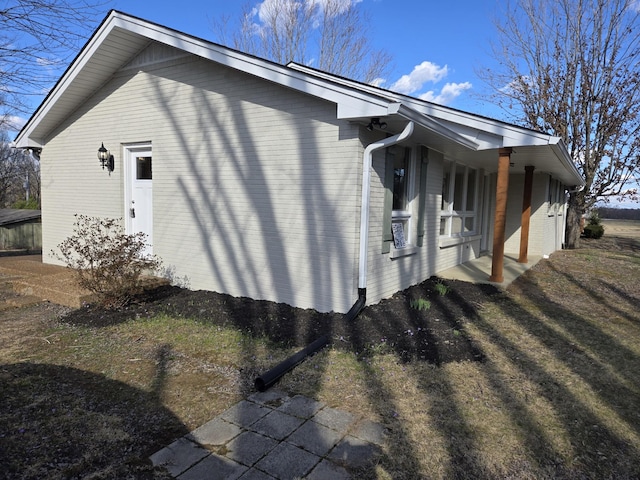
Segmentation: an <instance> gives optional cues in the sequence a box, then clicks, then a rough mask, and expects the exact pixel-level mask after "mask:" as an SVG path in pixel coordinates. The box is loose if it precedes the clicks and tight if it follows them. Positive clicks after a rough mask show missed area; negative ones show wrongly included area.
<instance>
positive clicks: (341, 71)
mask: <svg viewBox="0 0 640 480" xmlns="http://www.w3.org/2000/svg"><path fill="white" fill-rule="evenodd" d="M230 23H231V22H230V19H229V18H223V19H221V20H219V21H216V22H214V30H215V31H216V33H217V34H218V37H219V41H221V42H222V43H226V44H229V45H230V46H231V47H233V48H236V49H238V50H241V51H244V52H247V53H251V54H253V55H258V56H261V57H264V58H267V59H270V60H273V61H275V62H277V63H281V64H285V63H287V62H289V61H295V62H298V63H301V64H305V65H310V66H314V67H316V68H318V69H320V70H324V71H327V72H329V73H334V74H337V75H342V76H345V77H349V78H353V79H355V80H361V81H363V82H367V83H368V82H372V81H374V80H375V79H377V78H382V77H384V76H385V75H386V73H387V72H388V69H389V65H390V63H391V56H390V55H389V54H388V53H387V52H385V51H384V50H376V49H374V48H373V46H372V45H371V43H370V41H369V38H370V37H369V36H368V35H367V33H368V32H367V26H368V18H367V16H366V15H365V14H364V13H363V12H362V10H361V7H360V5H359V2H356V1H354V0H265V1H264V2H262V3H260V4H258V5H257V6H256V7H251V6H250V5H248V4H247V5H245V7H244V8H243V10H242V13H241V15H240V19H239V21H238V28H237V30H236V31H235V32H234V33H232V34H231V35H230V34H229V33H228V30H229V26H230Z"/></svg>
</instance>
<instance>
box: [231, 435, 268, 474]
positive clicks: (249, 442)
mask: <svg viewBox="0 0 640 480" xmlns="http://www.w3.org/2000/svg"><path fill="white" fill-rule="evenodd" d="M276 445H278V442H277V441H276V440H274V439H273V438H269V437H265V436H264V435H259V434H257V433H254V432H244V433H243V434H241V435H240V436H238V437H236V438H234V439H233V440H232V441H231V442H230V443H229V444H228V445H227V450H228V453H227V456H228V457H229V458H231V459H233V460H235V461H236V462H239V463H242V464H243V465H248V466H251V465H253V464H254V463H256V462H257V461H258V460H260V459H261V458H262V457H264V456H265V455H266V454H267V453H269V452H270V451H271V450H273V449H274V448H275V447H276Z"/></svg>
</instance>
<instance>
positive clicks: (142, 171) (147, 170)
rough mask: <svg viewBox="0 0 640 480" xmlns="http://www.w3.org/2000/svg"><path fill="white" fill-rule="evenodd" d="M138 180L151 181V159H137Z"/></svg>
mask: <svg viewBox="0 0 640 480" xmlns="http://www.w3.org/2000/svg"><path fill="white" fill-rule="evenodd" d="M136 179H137V180H151V157H136Z"/></svg>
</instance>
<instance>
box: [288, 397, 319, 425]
mask: <svg viewBox="0 0 640 480" xmlns="http://www.w3.org/2000/svg"><path fill="white" fill-rule="evenodd" d="M322 407H324V403H322V402H316V401H315V400H312V399H310V398H308V397H303V396H302V395H296V396H295V397H293V398H292V399H291V400H289V401H288V402H286V403H284V404H282V405H280V406H279V407H278V411H279V412H282V413H287V414H289V415H293V416H294V417H299V418H304V419H307V418H311V417H312V416H313V415H315V414H316V413H317V412H318V410H320V409H321V408H322Z"/></svg>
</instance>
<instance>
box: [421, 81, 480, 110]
mask: <svg viewBox="0 0 640 480" xmlns="http://www.w3.org/2000/svg"><path fill="white" fill-rule="evenodd" d="M471 87H472V85H471V83H470V82H464V83H447V84H446V85H445V86H444V87H442V89H441V90H440V93H438V94H436V93H434V92H433V91H429V92H427V93H423V94H422V95H420V96H419V97H418V98H420V99H421V100H426V101H428V102H433V103H438V104H440V105H447V104H449V103H451V102H452V101H453V100H455V99H456V98H457V97H459V96H460V94H461V93H462V92H464V91H465V90H469V89H470V88H471Z"/></svg>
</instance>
